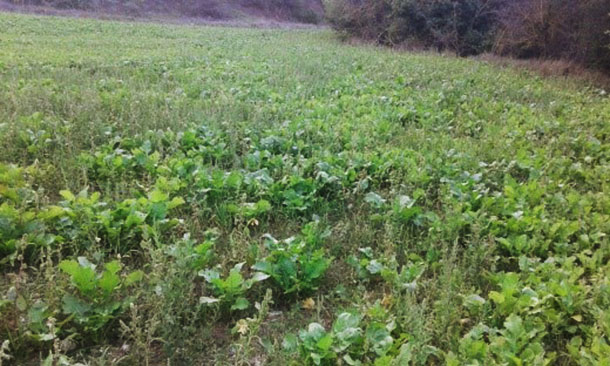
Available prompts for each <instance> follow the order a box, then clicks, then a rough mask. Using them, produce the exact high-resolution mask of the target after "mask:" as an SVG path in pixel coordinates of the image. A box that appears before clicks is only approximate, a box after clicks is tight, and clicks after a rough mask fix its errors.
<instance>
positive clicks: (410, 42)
mask: <svg viewBox="0 0 610 366" xmlns="http://www.w3.org/2000/svg"><path fill="white" fill-rule="evenodd" d="M325 5H326V16H327V18H328V21H329V23H330V24H331V25H332V26H333V28H335V29H336V30H338V31H339V32H340V33H341V34H343V35H345V36H352V37H357V38H362V39H367V40H372V41H375V42H378V43H380V44H385V45H397V44H401V45H407V46H409V47H415V48H426V49H435V50H438V51H446V50H450V51H453V52H455V53H456V54H458V55H461V56H468V55H475V54H480V53H483V52H487V51H491V50H493V51H495V52H496V53H498V54H501V55H509V56H514V57H520V58H532V57H537V58H552V59H562V58H563V59H570V60H574V61H577V62H579V63H582V64H585V65H587V66H592V67H598V68H602V69H606V70H610V48H609V47H608V44H609V43H610V35H609V34H608V29H610V17H606V16H602V15H603V14H609V13H610V2H608V1H607V0H586V1H578V0H541V1H538V0H514V1H509V0H464V1H456V0H435V1H429V0H327V2H326V4H325Z"/></svg>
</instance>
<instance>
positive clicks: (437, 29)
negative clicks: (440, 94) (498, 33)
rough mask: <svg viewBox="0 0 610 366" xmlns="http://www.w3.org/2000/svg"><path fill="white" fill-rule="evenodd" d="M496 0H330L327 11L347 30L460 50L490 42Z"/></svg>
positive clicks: (470, 50)
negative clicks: (457, 0) (458, 0)
mask: <svg viewBox="0 0 610 366" xmlns="http://www.w3.org/2000/svg"><path fill="white" fill-rule="evenodd" d="M498 4H499V2H498V1H496V0H467V1H461V2H456V1H453V0H439V1H433V2H431V1H425V0H395V1H387V0H361V1H359V0H330V1H328V2H327V17H328V19H329V22H330V23H331V25H332V26H333V27H334V28H335V29H338V30H340V31H342V32H344V33H346V34H349V35H353V36H356V37H361V38H365V39H371V40H375V41H377V42H379V43H382V44H389V45H395V44H405V43H406V44H407V45H416V46H422V47H425V48H435V49H437V50H439V51H440V50H452V51H455V52H456V53H458V54H460V55H470V54H476V53H480V52H482V51H484V50H485V49H487V48H489V46H490V45H491V38H490V37H491V35H492V34H493V32H492V31H493V28H494V24H495V14H496V10H497V7H498Z"/></svg>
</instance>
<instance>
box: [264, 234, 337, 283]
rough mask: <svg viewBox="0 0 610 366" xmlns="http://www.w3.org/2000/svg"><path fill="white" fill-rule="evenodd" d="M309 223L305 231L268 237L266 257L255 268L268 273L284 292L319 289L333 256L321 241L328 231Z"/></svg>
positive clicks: (266, 238)
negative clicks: (278, 237) (327, 254)
mask: <svg viewBox="0 0 610 366" xmlns="http://www.w3.org/2000/svg"><path fill="white" fill-rule="evenodd" d="M316 230H318V229H317V228H316V227H315V225H314V224H309V225H308V226H306V227H305V228H304V229H303V233H302V235H300V236H297V237H291V238H288V239H285V240H282V241H278V240H276V239H275V238H273V237H272V236H270V235H266V236H265V249H266V251H267V252H268V254H267V256H265V257H264V258H262V259H261V260H259V261H258V262H257V263H256V264H255V265H254V266H253V267H252V268H253V269H255V270H257V271H261V272H263V273H266V274H268V275H269V276H271V278H272V279H273V280H274V282H275V283H276V284H277V285H278V286H279V287H280V288H281V289H282V290H283V291H284V293H285V294H292V293H294V294H306V293H311V292H312V291H314V290H316V289H317V288H318V286H319V284H320V281H321V280H322V278H323V276H324V273H325V272H326V270H327V269H328V267H329V266H330V263H331V262H332V258H329V257H327V256H326V253H325V250H324V248H321V247H320V244H321V243H320V241H321V240H323V237H324V236H325V234H323V233H319V232H317V231H316Z"/></svg>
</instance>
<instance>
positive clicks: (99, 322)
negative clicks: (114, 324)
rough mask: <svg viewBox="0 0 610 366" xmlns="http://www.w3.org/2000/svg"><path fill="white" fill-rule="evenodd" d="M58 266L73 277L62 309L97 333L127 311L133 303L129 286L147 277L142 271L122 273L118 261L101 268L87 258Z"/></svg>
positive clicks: (87, 329) (84, 327) (87, 330)
mask: <svg viewBox="0 0 610 366" xmlns="http://www.w3.org/2000/svg"><path fill="white" fill-rule="evenodd" d="M59 269H61V271H62V272H64V273H66V274H67V275H69V276H70V285H71V288H72V289H73V290H72V291H69V292H67V293H66V294H65V295H64V296H63V299H62V302H63V311H64V313H65V314H67V315H68V316H70V317H71V318H72V319H73V321H74V323H75V324H76V325H78V326H79V327H82V329H83V331H84V332H85V333H91V334H95V333H96V332H98V331H99V330H100V329H102V328H103V327H104V326H105V325H107V324H108V323H109V322H110V321H111V320H113V319H115V318H116V317H117V316H118V315H120V313H121V312H122V311H123V310H125V307H126V306H127V305H128V304H129V302H130V297H129V296H128V295H127V289H128V288H129V287H130V286H132V285H134V284H135V283H137V282H139V281H141V280H142V279H143V277H144V273H143V272H142V271H133V272H131V273H129V274H127V275H124V276H121V273H120V271H121V264H120V262H119V261H117V260H115V261H111V262H108V263H106V264H104V269H103V270H102V271H97V270H96V269H97V266H96V265H94V264H92V263H91V262H89V261H88V260H87V259H86V258H85V257H79V258H78V261H76V260H64V261H62V262H61V263H60V264H59Z"/></svg>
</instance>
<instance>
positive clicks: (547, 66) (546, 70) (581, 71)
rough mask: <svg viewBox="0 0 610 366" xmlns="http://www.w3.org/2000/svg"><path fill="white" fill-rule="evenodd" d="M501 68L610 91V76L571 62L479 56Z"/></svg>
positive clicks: (492, 55)
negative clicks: (582, 83)
mask: <svg viewBox="0 0 610 366" xmlns="http://www.w3.org/2000/svg"><path fill="white" fill-rule="evenodd" d="M476 59H479V60H482V61H487V62H490V63H493V64H495V65H499V66H501V67H511V68H519V69H525V70H528V71H532V72H535V73H537V74H539V75H541V76H543V77H547V78H566V79H568V78H569V79H573V80H576V81H581V82H584V83H586V84H590V85H593V86H596V87H599V88H604V89H610V75H608V74H604V73H603V72H601V71H598V70H593V69H590V68H587V67H585V66H583V65H582V64H579V63H577V62H575V61H569V60H543V59H515V58H510V57H502V56H498V55H494V54H491V53H486V54H483V55H480V56H477V57H476Z"/></svg>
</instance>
